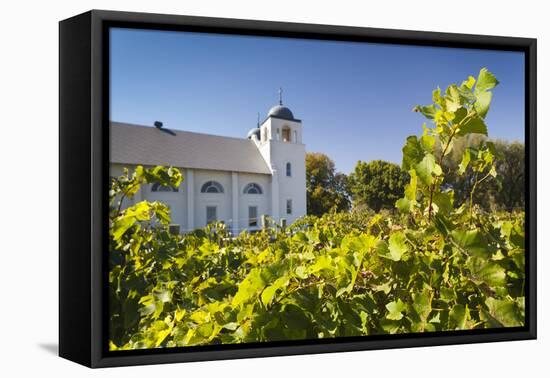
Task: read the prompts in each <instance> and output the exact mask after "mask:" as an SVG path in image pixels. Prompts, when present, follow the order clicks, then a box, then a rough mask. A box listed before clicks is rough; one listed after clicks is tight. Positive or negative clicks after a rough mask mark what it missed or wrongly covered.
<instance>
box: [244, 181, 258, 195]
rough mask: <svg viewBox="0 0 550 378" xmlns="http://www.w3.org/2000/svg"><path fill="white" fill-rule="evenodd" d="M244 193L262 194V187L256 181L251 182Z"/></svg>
mask: <svg viewBox="0 0 550 378" xmlns="http://www.w3.org/2000/svg"><path fill="white" fill-rule="evenodd" d="M243 193H244V194H262V188H261V186H260V185H258V184H256V183H255V182H251V183H250V184H247V185H246V186H245V187H244V190H243Z"/></svg>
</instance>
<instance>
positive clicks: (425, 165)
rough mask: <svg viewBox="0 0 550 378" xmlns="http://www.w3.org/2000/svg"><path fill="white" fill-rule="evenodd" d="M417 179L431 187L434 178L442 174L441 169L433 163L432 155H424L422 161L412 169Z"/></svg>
mask: <svg viewBox="0 0 550 378" xmlns="http://www.w3.org/2000/svg"><path fill="white" fill-rule="evenodd" d="M414 169H415V171H416V174H417V175H418V178H419V179H420V180H421V181H422V182H423V183H424V184H426V185H431V184H432V182H433V178H434V176H440V175H441V174H442V171H441V167H440V166H439V164H437V163H436V162H435V158H434V156H433V155H432V154H426V156H424V159H422V161H421V162H420V163H418V164H416V165H415V167H414Z"/></svg>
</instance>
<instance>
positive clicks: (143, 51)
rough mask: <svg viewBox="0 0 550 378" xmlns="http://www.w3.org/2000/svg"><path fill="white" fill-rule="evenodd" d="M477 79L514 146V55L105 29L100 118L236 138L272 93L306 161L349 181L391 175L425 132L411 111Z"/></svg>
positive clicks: (493, 119) (518, 73)
mask: <svg viewBox="0 0 550 378" xmlns="http://www.w3.org/2000/svg"><path fill="white" fill-rule="evenodd" d="M481 67H487V68H488V69H489V70H490V71H492V72H493V73H494V74H495V75H496V77H497V78H498V79H499V81H500V85H499V86H497V88H496V89H495V92H494V96H493V104H492V106H491V110H490V112H489V115H488V116H487V120H486V121H487V124H488V127H489V136H490V137H491V138H494V139H505V140H510V141H511V140H520V141H523V140H524V56H523V53H519V52H502V51H486V50H473V49H451V48H439V47H437V48H435V47H415V46H401V45H382V44H365V43H352V42H332V41H312V40H301V39H286V38H272V37H249V36H220V35H214V34H199V33H187V32H167V31H144V30H132V29H114V30H112V34H111V115H110V117H111V120H113V121H119V122H128V123H135V124H141V125H151V126H152V125H153V123H154V121H156V120H158V121H162V122H163V123H164V125H165V127H167V128H172V129H181V130H188V131H196V132H202V133H208V134H216V135H225V136H233V137H243V138H244V137H246V134H247V132H248V131H249V130H250V129H251V128H253V127H255V126H256V120H257V113H258V112H259V113H260V118H261V120H263V119H264V118H265V116H266V114H267V112H268V111H269V109H270V108H271V107H272V106H273V105H276V104H277V103H278V89H279V87H282V88H283V103H284V105H285V106H288V107H289V108H290V109H291V110H292V112H293V113H294V116H295V117H296V118H299V119H301V120H302V126H303V133H304V134H303V142H304V143H305V145H306V150H307V151H310V152H323V153H325V154H327V155H328V156H330V157H331V158H332V159H333V160H334V161H335V163H336V168H337V169H338V170H340V171H342V172H345V173H349V172H351V171H352V170H353V168H354V167H355V164H356V162H357V160H363V161H370V160H374V159H382V160H388V161H393V162H396V163H401V148H402V146H403V143H404V141H405V139H406V137H407V136H408V135H412V134H419V133H420V132H421V125H422V123H423V122H424V118H423V117H422V116H421V115H420V114H418V113H413V112H412V108H413V106H414V105H417V104H421V105H425V104H429V103H430V102H431V93H432V90H433V89H435V88H436V87H437V86H440V87H441V88H442V89H445V88H446V87H447V85H448V84H451V83H460V82H461V81H462V80H464V79H466V78H467V77H468V75H470V74H472V75H474V76H477V73H478V72H479V70H480V68H481Z"/></svg>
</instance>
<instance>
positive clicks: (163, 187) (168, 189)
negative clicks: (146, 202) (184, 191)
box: [151, 182, 178, 192]
mask: <svg viewBox="0 0 550 378" xmlns="http://www.w3.org/2000/svg"><path fill="white" fill-rule="evenodd" d="M151 191H152V192H177V191H178V188H172V187H171V186H167V185H161V184H160V183H158V182H155V183H154V184H153V186H152V187H151Z"/></svg>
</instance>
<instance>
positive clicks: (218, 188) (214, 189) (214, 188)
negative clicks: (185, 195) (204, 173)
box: [201, 181, 223, 193]
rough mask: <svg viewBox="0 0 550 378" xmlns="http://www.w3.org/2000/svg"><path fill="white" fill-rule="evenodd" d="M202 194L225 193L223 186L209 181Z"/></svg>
mask: <svg viewBox="0 0 550 378" xmlns="http://www.w3.org/2000/svg"><path fill="white" fill-rule="evenodd" d="M201 193H223V186H222V185H221V184H220V183H219V182H217V181H207V182H205V183H204V185H203V186H202V187H201Z"/></svg>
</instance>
